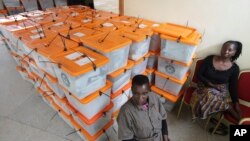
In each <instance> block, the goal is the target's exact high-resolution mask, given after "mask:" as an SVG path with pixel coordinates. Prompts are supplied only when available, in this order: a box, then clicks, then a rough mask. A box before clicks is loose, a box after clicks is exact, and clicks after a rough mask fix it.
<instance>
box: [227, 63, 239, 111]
mask: <svg viewBox="0 0 250 141" xmlns="http://www.w3.org/2000/svg"><path fill="white" fill-rule="evenodd" d="M239 73H240V69H239V67H238V66H236V68H235V69H234V70H233V73H232V75H231V77H230V79H229V93H230V96H231V99H232V102H233V107H234V109H235V110H236V111H237V112H238V114H239V115H241V110H240V106H239V98H238V77H239Z"/></svg>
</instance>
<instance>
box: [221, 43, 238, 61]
mask: <svg viewBox="0 0 250 141" xmlns="http://www.w3.org/2000/svg"><path fill="white" fill-rule="evenodd" d="M235 53H236V47H235V45H234V44H230V43H228V44H225V45H224V46H223V47H222V48H221V56H222V57H223V58H231V57H233V56H234V55H235Z"/></svg>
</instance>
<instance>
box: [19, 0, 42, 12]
mask: <svg viewBox="0 0 250 141" xmlns="http://www.w3.org/2000/svg"><path fill="white" fill-rule="evenodd" d="M21 2H22V4H23V6H24V9H25V11H33V10H38V4H37V0H21Z"/></svg>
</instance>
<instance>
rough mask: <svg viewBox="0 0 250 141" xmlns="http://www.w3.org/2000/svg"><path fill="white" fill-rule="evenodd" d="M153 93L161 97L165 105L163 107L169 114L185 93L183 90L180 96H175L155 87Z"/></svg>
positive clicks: (152, 88)
mask: <svg viewBox="0 0 250 141" xmlns="http://www.w3.org/2000/svg"><path fill="white" fill-rule="evenodd" d="M151 91H152V92H153V93H154V94H156V95H158V96H159V98H160V101H161V102H162V103H163V106H164V107H165V109H166V110H167V111H169V112H170V111H171V110H172V109H173V108H174V105H175V104H176V103H177V101H178V100H179V99H180V98H181V96H182V95H183V94H184V92H185V91H184V89H182V90H181V91H180V93H179V94H178V95H173V94H171V93H169V92H166V91H164V90H162V89H159V88H157V87H156V86H154V85H153V86H152V87H151Z"/></svg>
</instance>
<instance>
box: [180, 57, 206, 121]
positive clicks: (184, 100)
mask: <svg viewBox="0 0 250 141" xmlns="http://www.w3.org/2000/svg"><path fill="white" fill-rule="evenodd" d="M202 63H203V59H197V60H196V61H195V66H194V72H193V73H192V75H191V76H190V78H191V80H189V85H188V87H187V89H186V90H185V93H184V95H183V97H182V99H181V104H180V107H179V110H178V114H177V118H179V116H180V113H181V110H182V106H183V103H185V104H186V105H190V101H191V97H192V93H193V92H194V90H195V89H196V87H195V85H196V84H197V83H198V79H197V73H198V70H199V68H200V66H201V64H202Z"/></svg>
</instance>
